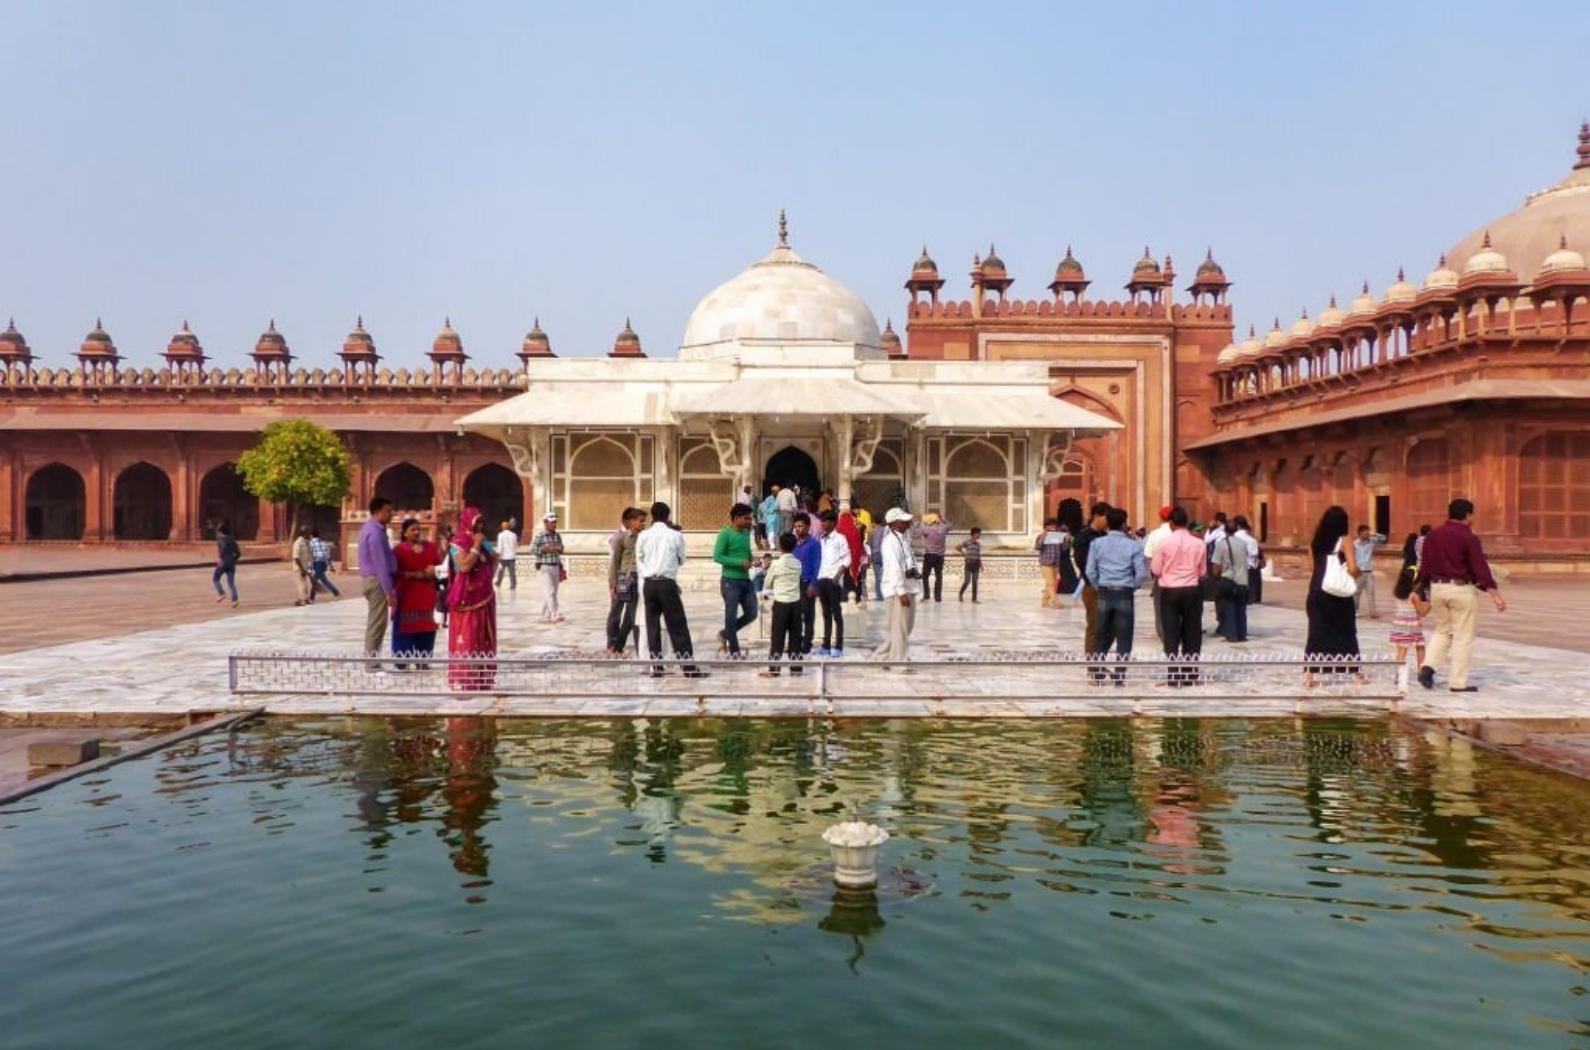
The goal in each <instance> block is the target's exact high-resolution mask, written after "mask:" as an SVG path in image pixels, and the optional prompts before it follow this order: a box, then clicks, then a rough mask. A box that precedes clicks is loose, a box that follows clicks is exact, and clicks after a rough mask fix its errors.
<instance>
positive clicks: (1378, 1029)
mask: <svg viewBox="0 0 1590 1050" xmlns="http://www.w3.org/2000/svg"><path fill="white" fill-rule="evenodd" d="M852 801H854V802H856V803H859V804H860V806H861V807H862V810H863V811H864V812H865V813H866V814H867V815H868V816H869V817H870V818H871V819H873V820H876V821H877V822H879V823H881V824H883V825H885V826H886V827H887V828H889V830H890V831H891V832H892V834H893V835H894V839H893V840H892V841H891V842H890V843H889V844H888V845H887V846H886V847H885V861H886V864H887V865H888V866H889V868H890V869H891V870H890V874H889V877H888V879H887V880H886V884H885V887H884V892H883V893H882V894H881V895H879V896H878V897H877V898H866V897H862V898H845V897H840V896H837V895H836V894H835V893H834V892H833V891H832V889H831V888H829V887H828V886H827V885H826V884H825V883H824V880H823V877H822V873H821V871H820V869H817V868H815V867H814V865H815V864H816V863H817V862H819V861H820V860H822V859H823V857H824V852H825V851H824V847H823V845H822V843H821V841H820V838H819V836H820V834H821V832H822V829H823V828H824V827H825V826H827V825H828V824H829V823H831V822H832V821H833V820H834V819H836V818H837V817H839V816H840V815H841V814H842V813H843V812H844V810H845V808H846V807H847V806H848V805H849V804H850V803H851V802H852ZM1586 828H1590V791H1587V790H1586V788H1585V786H1584V785H1582V784H1579V783H1577V782H1573V781H1567V780H1563V779H1560V778H1556V777H1552V776H1549V775H1546V774H1541V773H1537V772H1533V771H1530V770H1527V769H1524V768H1521V767H1518V766H1516V765H1513V764H1510V763H1507V762H1505V761H1503V760H1498V759H1495V758H1492V757H1491V756H1489V755H1486V754H1476V753H1472V752H1470V751H1469V750H1468V749H1466V748H1464V747H1462V746H1460V745H1452V744H1449V743H1447V742H1445V741H1444V740H1439V739H1433V738H1432V739H1426V738H1421V737H1418V736H1410V735H1406V734H1404V733H1401V732H1398V731H1396V730H1393V729H1391V728H1389V727H1387V726H1384V725H1376V724H1362V725H1360V724H1353V723H1347V722H1335V723H1330V722H1317V721H1311V722H1301V721H1300V722H1292V721H1277V722H1239V721H1202V722H1199V721H1168V722H1160V721H1139V722H1136V723H1126V722H1105V721H1094V722H1085V723H1084V722H1052V723H997V724H993V723H979V724H973V723H950V724H939V725H929V724H923V723H920V722H898V723H885V722H866V723H857V724H833V723H826V722H804V721H787V722H784V721H769V722H692V721H684V720H681V721H676V722H651V723H646V722H636V721H611V722H516V723H509V722H504V723H500V724H497V725H495V726H493V725H492V724H490V723H480V722H478V721H474V720H469V719H459V720H453V721H449V722H441V721H438V722H413V721H408V722H398V721H387V720H360V721H340V720H339V721H300V722H286V721H272V722H268V723H264V724H260V725H255V726H252V727H249V728H247V729H246V730H244V731H242V732H240V733H238V734H236V735H234V736H232V737H230V738H228V737H216V738H204V739H200V740H198V741H194V742H190V743H189V744H186V745H183V746H180V747H177V748H173V749H172V750H169V751H167V752H165V753H164V754H162V755H160V756H158V757H155V758H151V759H147V760H143V761H137V762H131V763H126V764H123V765H121V766H118V767H115V768H113V769H111V770H109V771H107V772H106V773H105V774H103V775H100V776H98V777H96V778H93V779H87V780H83V781H78V782H75V783H72V784H69V785H67V786H64V787H61V788H58V789H56V790H54V791H51V792H49V793H47V794H45V795H42V796H39V797H37V798H35V799H31V800H27V801H26V802H24V803H20V804H16V805H13V806H12V807H11V808H10V809H8V810H6V811H3V812H0V903H3V912H0V914H3V916H4V920H3V921H4V930H5V938H4V943H3V946H0V1046H4V1047H5V1048H7V1050H20V1048H24V1047H50V1048H56V1047H74V1048H75V1047H102V1046H115V1047H226V1048H244V1047H295V1048H296V1047H303V1048H316V1047H382V1048H397V1047H484V1046H514V1047H538V1048H539V1047H563V1046H568V1047H609V1046H612V1047H618V1046H625V1047H628V1046H637V1047H657V1048H663V1047H689V1048H703V1047H758V1048H761V1047H813V1046H817V1047H823V1048H824V1050H832V1048H836V1047H852V1046H856V1047H861V1046H865V1047H913V1048H933V1047H957V1048H960V1047H1003V1046H1034V1047H1037V1046H1042V1047H1052V1046H1122V1047H1125V1046H1132V1047H1156V1046H1165V1047H1178V1048H1188V1047H1266V1048H1273V1047H1280V1046H1295V1047H1353V1048H1364V1047H1381V1046H1387V1047H1389V1046H1431V1047H1502V1046H1507V1047H1525V1046H1541V1047H1562V1046H1568V1045H1585V1044H1586V1043H1590V992H1587V989H1590V857H1587V853H1590V847H1587V844H1586V830H1585V829H1586Z"/></svg>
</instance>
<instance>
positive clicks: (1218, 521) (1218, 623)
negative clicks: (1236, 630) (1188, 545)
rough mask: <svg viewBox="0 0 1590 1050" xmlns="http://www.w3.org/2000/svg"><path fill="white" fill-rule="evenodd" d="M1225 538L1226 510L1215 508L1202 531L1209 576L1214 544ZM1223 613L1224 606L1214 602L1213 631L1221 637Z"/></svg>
mask: <svg viewBox="0 0 1590 1050" xmlns="http://www.w3.org/2000/svg"><path fill="white" fill-rule="evenodd" d="M1225 538H1226V512H1225V511H1223V510H1217V511H1215V516H1214V522H1213V524H1212V525H1210V527H1209V528H1208V529H1206V530H1205V531H1204V552H1205V553H1206V554H1207V555H1208V557H1209V570H1208V571H1209V575H1210V576H1213V575H1215V570H1214V557H1215V544H1217V543H1219V542H1220V541H1221V540H1223V539H1225ZM1225 614H1226V608H1225V606H1224V605H1222V604H1221V603H1219V602H1215V633H1216V634H1218V635H1219V636H1220V637H1222V638H1224V637H1225V636H1226V621H1225V619H1224V617H1225Z"/></svg>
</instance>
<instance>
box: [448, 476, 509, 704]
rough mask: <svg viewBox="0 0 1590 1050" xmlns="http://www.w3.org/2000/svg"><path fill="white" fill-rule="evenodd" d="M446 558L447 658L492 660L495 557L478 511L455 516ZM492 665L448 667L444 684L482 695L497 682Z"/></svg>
mask: <svg viewBox="0 0 1590 1050" xmlns="http://www.w3.org/2000/svg"><path fill="white" fill-rule="evenodd" d="M448 553H449V554H450V555H451V556H452V561H453V566H452V573H453V575H452V582H451V584H450V587H449V590H448V592H447V609H448V621H447V654H448V655H449V656H453V657H481V656H496V655H497V592H496V588H495V587H494V586H493V585H492V573H493V571H495V569H496V562H497V556H496V552H495V551H493V550H492V549H491V543H490V541H489V540H487V539H486V526H485V523H484V522H483V521H481V517H480V511H478V510H476V509H475V508H474V507H467V508H465V509H464V512H463V513H462V514H460V515H459V517H458V532H457V533H455V534H454V536H453V543H452V546H451V548H449V550H448ZM496 677H497V668H496V665H495V664H490V663H484V664H451V665H449V666H448V668H447V684H448V685H449V686H451V687H452V688H454V689H458V690H462V691H469V692H484V691H486V690H488V689H490V688H491V687H492V684H493V683H494V682H495V681H496Z"/></svg>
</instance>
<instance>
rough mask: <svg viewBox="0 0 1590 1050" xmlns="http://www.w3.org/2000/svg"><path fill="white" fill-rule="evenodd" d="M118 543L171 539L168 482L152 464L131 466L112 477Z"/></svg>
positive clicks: (141, 463)
mask: <svg viewBox="0 0 1590 1050" xmlns="http://www.w3.org/2000/svg"><path fill="white" fill-rule="evenodd" d="M115 507H116V512H115V515H116V520H115V535H116V538H117V539H118V540H166V539H170V538H171V479H170V478H168V477H166V472H165V471H163V470H161V469H160V468H159V467H157V466H155V465H154V464H153V463H144V462H140V463H134V464H133V465H132V466H130V467H128V468H127V469H126V470H124V471H122V472H121V473H120V474H118V475H117V476H116V494H115Z"/></svg>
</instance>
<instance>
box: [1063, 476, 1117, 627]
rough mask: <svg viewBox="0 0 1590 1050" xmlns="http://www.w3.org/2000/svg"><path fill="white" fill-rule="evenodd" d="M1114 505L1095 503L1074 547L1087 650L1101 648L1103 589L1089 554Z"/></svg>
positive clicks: (1102, 502) (1104, 528)
mask: <svg viewBox="0 0 1590 1050" xmlns="http://www.w3.org/2000/svg"><path fill="white" fill-rule="evenodd" d="M1111 509H1112V508H1111V507H1110V505H1109V504H1108V503H1105V502H1104V501H1102V500H1100V501H1099V502H1098V503H1095V504H1094V505H1093V506H1092V508H1091V510H1090V512H1089V514H1088V523H1087V525H1085V526H1084V527H1083V529H1082V534H1081V535H1080V536H1078V537H1077V538H1076V545H1075V546H1074V547H1073V548H1072V550H1073V552H1074V557H1075V558H1076V565H1077V568H1078V569H1080V570H1081V573H1082V614H1083V617H1084V620H1083V627H1082V649H1083V651H1084V652H1087V653H1096V652H1098V651H1099V591H1098V584H1097V581H1095V580H1094V579H1093V577H1092V575H1091V574H1089V572H1088V555H1089V554H1090V553H1091V550H1090V548H1091V547H1092V546H1093V543H1094V541H1095V540H1098V539H1100V538H1101V537H1103V536H1104V535H1105V534H1106V531H1107V530H1106V525H1107V524H1108V522H1109V512H1110V510H1111Z"/></svg>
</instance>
